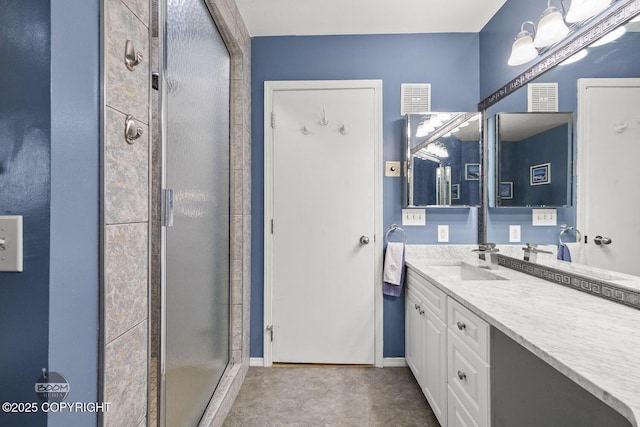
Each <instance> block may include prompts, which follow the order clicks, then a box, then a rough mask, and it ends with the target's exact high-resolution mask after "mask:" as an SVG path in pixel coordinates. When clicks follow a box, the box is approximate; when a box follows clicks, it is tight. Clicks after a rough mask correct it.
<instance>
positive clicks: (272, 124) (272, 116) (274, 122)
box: [271, 111, 276, 128]
mask: <svg viewBox="0 0 640 427" xmlns="http://www.w3.org/2000/svg"><path fill="white" fill-rule="evenodd" d="M271 127H272V128H275V127H276V115H275V114H274V113H273V111H272V112H271Z"/></svg>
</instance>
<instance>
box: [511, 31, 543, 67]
mask: <svg viewBox="0 0 640 427" xmlns="http://www.w3.org/2000/svg"><path fill="white" fill-rule="evenodd" d="M537 56H538V51H537V50H536V48H535V47H534V46H533V37H531V33H530V32H529V31H526V30H522V31H520V32H519V33H518V35H517V36H516V40H515V41H514V42H513V46H512V47H511V56H509V61H508V62H507V64H509V65H511V66H515V65H522V64H526V63H527V62H529V61H531V60H532V59H534V58H536V57H537Z"/></svg>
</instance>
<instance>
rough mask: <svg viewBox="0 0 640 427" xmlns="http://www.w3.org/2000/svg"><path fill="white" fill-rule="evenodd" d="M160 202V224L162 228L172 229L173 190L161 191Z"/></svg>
mask: <svg viewBox="0 0 640 427" xmlns="http://www.w3.org/2000/svg"><path fill="white" fill-rule="evenodd" d="M160 200H161V207H160V214H161V218H160V224H161V226H162V227H173V188H167V189H164V190H162V197H161V198H160Z"/></svg>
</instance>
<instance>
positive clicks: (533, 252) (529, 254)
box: [522, 243, 553, 262]
mask: <svg viewBox="0 0 640 427" xmlns="http://www.w3.org/2000/svg"><path fill="white" fill-rule="evenodd" d="M522 250H523V251H524V260H525V261H529V262H536V261H537V260H538V254H552V253H553V252H550V251H545V250H542V249H538V245H537V244H535V243H527V246H525V247H524V248H522Z"/></svg>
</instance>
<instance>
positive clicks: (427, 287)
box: [407, 268, 447, 323]
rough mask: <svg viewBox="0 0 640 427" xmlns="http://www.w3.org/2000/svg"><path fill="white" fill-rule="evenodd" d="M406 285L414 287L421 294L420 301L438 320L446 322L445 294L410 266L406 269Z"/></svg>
mask: <svg viewBox="0 0 640 427" xmlns="http://www.w3.org/2000/svg"><path fill="white" fill-rule="evenodd" d="M407 286H408V287H409V289H411V288H414V289H415V290H416V291H417V292H418V293H419V294H420V295H421V296H423V297H424V298H423V300H422V302H423V303H424V305H425V306H426V307H427V308H428V309H429V310H431V312H432V313H433V314H435V315H436V316H437V317H438V318H439V319H440V320H442V321H443V322H444V323H446V322H447V321H446V312H447V311H446V310H447V295H446V294H445V293H444V292H442V291H441V290H440V289H438V288H437V287H436V286H435V285H433V284H432V283H430V282H429V281H428V280H427V279H425V278H424V277H422V276H420V275H419V274H418V273H416V272H415V271H413V270H411V269H410V268H408V269H407Z"/></svg>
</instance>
